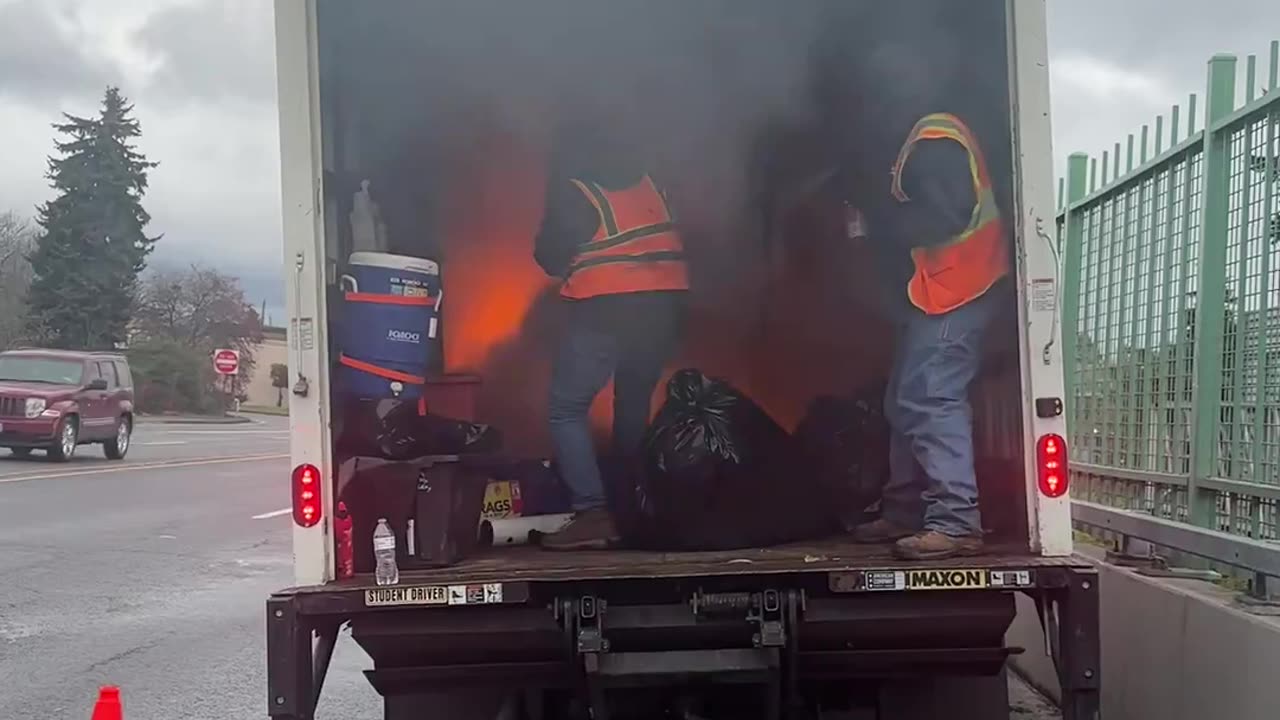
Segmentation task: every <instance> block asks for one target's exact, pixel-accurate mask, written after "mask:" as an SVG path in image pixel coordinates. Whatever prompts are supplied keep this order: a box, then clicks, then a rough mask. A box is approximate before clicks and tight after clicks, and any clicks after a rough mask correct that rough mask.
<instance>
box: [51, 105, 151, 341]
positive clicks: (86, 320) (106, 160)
mask: <svg viewBox="0 0 1280 720" xmlns="http://www.w3.org/2000/svg"><path fill="white" fill-rule="evenodd" d="M132 112H133V106H132V105H130V104H128V101H127V100H126V99H125V98H124V97H123V96H122V95H121V94H120V91H119V89H117V88H114V87H109V88H107V91H106V94H105V95H104V97H103V99H102V110H101V112H100V113H99V114H98V116H97V117H93V118H82V117H76V116H74V115H68V114H64V115H63V117H64V122H61V123H55V124H54V126H53V128H54V129H55V130H56V131H57V132H58V133H59V134H60V135H62V136H64V138H65V139H64V140H55V141H54V146H55V147H56V148H57V151H58V154H59V155H60V157H56V158H54V157H51V158H49V172H48V175H47V177H48V179H49V182H50V185H51V186H52V187H53V189H54V190H56V191H57V197H56V198H55V199H53V200H52V201H50V202H47V203H45V204H44V205H42V206H41V207H40V208H39V213H38V218H37V219H38V222H39V224H40V227H41V228H42V230H43V232H42V233H41V235H40V237H39V238H38V239H37V240H36V249H35V252H34V253H32V255H31V267H32V270H33V272H34V274H35V278H34V280H33V281H32V283H31V289H30V291H29V293H28V295H27V307H28V313H29V316H28V323H29V325H30V330H31V331H32V334H33V335H34V336H35V337H37V338H39V339H41V341H42V342H44V343H47V344H49V345H52V346H54V347H64V348H89V349H103V348H112V347H115V345H116V344H117V343H121V342H123V341H124V340H125V339H126V338H127V333H128V326H129V321H130V318H131V316H132V311H133V305H134V300H135V297H136V295H137V289H138V274H139V273H140V272H142V270H143V269H144V268H146V263H147V255H149V254H150V253H151V249H152V247H153V246H154V244H155V242H156V240H158V239H159V237H148V236H147V234H146V233H145V232H144V228H145V227H146V225H147V223H148V222H150V220H151V218H150V216H149V215H147V212H146V210H143V208H142V197H143V195H144V194H145V193H146V190H147V171H148V170H150V169H151V168H153V167H155V166H156V163H153V162H148V161H147V159H146V158H145V157H144V156H143V155H142V154H141V153H139V152H138V151H137V150H135V149H134V146H133V141H134V140H135V139H136V138H138V137H139V136H140V135H141V134H142V128H141V126H140V125H139V124H138V121H137V120H135V119H134V118H133V116H132Z"/></svg>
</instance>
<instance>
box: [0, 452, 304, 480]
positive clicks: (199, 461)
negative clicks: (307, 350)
mask: <svg viewBox="0 0 1280 720" xmlns="http://www.w3.org/2000/svg"><path fill="white" fill-rule="evenodd" d="M288 457H289V454H288V453H272V454H270V455H242V456H239V457H222V458H194V459H191V460H162V461H158V462H149V463H136V464H134V463H125V464H122V465H115V464H112V465H104V466H101V467H96V468H92V469H89V468H86V469H84V470H67V471H63V472H49V473H38V474H35V475H17V476H10V477H3V476H0V483H15V482H26V481H28V480H52V479H55V478H65V477H76V476H78V475H104V474H107V473H121V472H128V471H130V470H162V469H165V468H181V467H193V466H198V465H223V464H226V463H240V462H254V461H257V460H283V459H287V458H288Z"/></svg>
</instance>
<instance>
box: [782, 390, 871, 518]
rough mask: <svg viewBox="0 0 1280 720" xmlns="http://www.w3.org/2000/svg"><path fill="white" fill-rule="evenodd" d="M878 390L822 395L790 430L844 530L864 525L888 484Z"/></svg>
mask: <svg viewBox="0 0 1280 720" xmlns="http://www.w3.org/2000/svg"><path fill="white" fill-rule="evenodd" d="M883 408H884V386H883V385H879V386H870V387H868V388H865V389H864V390H862V391H860V392H858V393H855V394H854V395H851V396H847V397H834V396H829V395H824V396H822V397H818V398H816V399H815V400H814V401H813V403H811V404H810V405H809V411H808V412H807V413H806V414H805V417H804V419H803V420H801V421H800V424H799V425H798V426H797V427H796V440H797V441H798V442H799V444H800V451H801V453H803V455H804V459H805V462H806V464H808V466H809V467H810V468H812V469H813V472H814V474H815V477H816V478H817V480H818V484H819V485H820V486H821V487H822V490H823V493H824V494H825V496H826V497H827V499H828V502H829V503H830V504H831V507H832V509H833V510H834V511H835V512H836V514H837V515H838V517H839V519H840V523H841V525H842V526H843V527H844V528H845V529H846V530H851V529H853V528H854V527H856V526H857V525H860V524H862V523H864V522H866V521H868V520H869V519H870V513H869V508H870V507H871V506H873V505H874V504H875V503H876V501H878V500H879V499H880V494H881V492H882V491H883V490H884V485H885V483H886V482H888V479H889V423H888V421H887V420H886V419H885V416H884V410H883Z"/></svg>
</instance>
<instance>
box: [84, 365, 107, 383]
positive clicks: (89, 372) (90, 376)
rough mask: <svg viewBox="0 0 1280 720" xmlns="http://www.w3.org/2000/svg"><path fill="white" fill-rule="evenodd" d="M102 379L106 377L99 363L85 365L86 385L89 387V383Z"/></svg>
mask: <svg viewBox="0 0 1280 720" xmlns="http://www.w3.org/2000/svg"><path fill="white" fill-rule="evenodd" d="M101 377H106V375H103V374H102V368H101V367H99V365H98V363H96V362H90V363H85V368H84V384H85V385H88V384H89V383H91V382H93V381H94V380H97V379H98V378H101Z"/></svg>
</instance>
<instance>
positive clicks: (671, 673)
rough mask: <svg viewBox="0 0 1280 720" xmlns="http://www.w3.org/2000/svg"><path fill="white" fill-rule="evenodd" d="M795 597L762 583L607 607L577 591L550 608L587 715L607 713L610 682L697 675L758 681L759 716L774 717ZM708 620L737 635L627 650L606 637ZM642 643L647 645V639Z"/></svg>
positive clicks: (791, 654) (790, 645)
mask: <svg viewBox="0 0 1280 720" xmlns="http://www.w3.org/2000/svg"><path fill="white" fill-rule="evenodd" d="M803 604H804V599H803V595H802V594H801V593H799V592H797V591H787V592H782V591H778V590H765V591H761V592H742V593H702V592H698V593H695V594H694V595H693V596H692V597H691V598H690V600H689V603H688V605H687V606H684V605H677V604H667V605H624V606H614V607H610V605H609V603H608V602H607V601H606V600H604V599H603V598H599V597H596V596H592V595H585V596H580V597H577V598H572V599H561V600H560V601H559V602H557V603H556V609H557V615H558V616H559V619H560V621H561V623H562V627H563V628H564V631H565V636H566V640H567V641H568V642H567V644H568V646H569V647H570V648H571V651H572V653H573V655H574V657H575V662H577V663H578V664H579V667H580V668H581V671H582V674H581V679H582V689H583V692H584V695H585V700H586V702H587V703H588V704H589V707H590V709H591V716H592V718H593V719H594V720H608V718H609V709H608V705H607V703H606V691H607V690H609V689H610V688H617V687H645V686H671V685H679V684H681V683H683V682H686V681H694V680H699V679H714V680H715V681H716V682H718V683H738V684H744V685H762V686H764V687H765V689H766V692H767V698H768V699H767V704H766V707H767V708H768V711H767V714H766V717H767V718H769V719H770V720H776V719H777V718H779V717H781V710H782V700H783V693H782V690H783V674H784V671H788V670H789V669H790V668H794V667H795V665H794V658H795V654H796V652H797V650H798V645H797V644H796V638H797V635H798V632H799V629H798V625H799V613H800V611H801V609H802V608H803ZM708 626H714V627H717V628H722V629H724V630H727V631H728V632H727V636H729V637H733V636H735V632H736V631H740V633H738V634H737V636H738V637H740V638H741V639H742V640H741V642H739V643H738V644H736V645H729V646H723V645H724V644H725V643H721V646H718V647H717V646H708V647H702V648H697V649H680V650H651V649H646V650H643V651H632V650H628V649H627V648H626V646H625V642H624V644H623V645H621V646H619V649H618V650H615V649H614V648H615V643H614V642H613V641H612V640H611V638H610V635H614V636H618V637H622V636H626V635H631V636H632V637H635V636H636V633H637V632H638V631H640V630H645V631H646V633H645V636H646V637H649V638H652V637H653V633H662V632H664V631H666V632H670V633H681V631H682V630H685V631H687V630H690V629H693V628H699V629H702V628H706V627H708ZM748 633H749V634H748ZM646 644H647V645H649V646H650V647H651V646H652V643H651V642H650V643H646ZM784 658H785V661H784ZM793 674H794V673H793V671H791V672H788V675H793ZM790 684H791V683H788V685H790ZM788 695H792V693H790V692H789V693H788Z"/></svg>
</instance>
